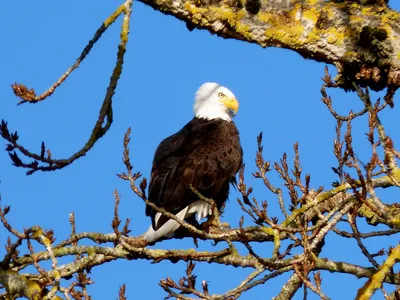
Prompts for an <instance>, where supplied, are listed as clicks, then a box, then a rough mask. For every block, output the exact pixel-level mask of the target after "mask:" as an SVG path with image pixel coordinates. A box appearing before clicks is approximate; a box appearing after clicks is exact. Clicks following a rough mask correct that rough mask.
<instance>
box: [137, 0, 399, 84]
mask: <svg viewBox="0 0 400 300" xmlns="http://www.w3.org/2000/svg"><path fill="white" fill-rule="evenodd" d="M140 1H141V2H143V3H145V4H147V5H150V6H151V7H153V8H154V9H156V10H159V11H161V12H162V13H164V14H168V15H173V16H174V17H176V18H178V19H181V20H183V21H185V22H186V24H187V27H188V29H189V30H193V29H194V28H198V29H206V30H208V31H209V32H211V33H215V34H217V35H219V36H221V37H224V38H234V39H238V40H242V41H246V42H250V43H256V44H258V45H260V46H262V47H282V48H286V49H291V50H294V51H296V52H297V53H299V54H300V55H302V56H303V57H305V58H308V59H313V60H316V61H320V62H325V63H327V64H333V65H335V66H336V68H337V70H338V76H337V77H336V78H335V80H336V82H337V83H338V84H339V85H340V86H341V87H343V88H345V89H353V88H352V82H356V83H358V84H360V85H362V86H369V87H370V88H372V89H374V90H382V89H384V88H385V87H390V88H392V89H397V88H398V87H399V86H400V38H399V36H400V25H399V24H400V23H399V22H400V14H399V12H397V11H394V10H392V9H390V8H389V7H388V6H387V4H386V1H382V0H381V1H379V0H375V1H372V0H371V1H364V0H358V1H351V0H336V1H333V0H331V1H326V0H264V1H260V0H226V1H216V0H140Z"/></svg>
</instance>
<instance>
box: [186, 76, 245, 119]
mask: <svg viewBox="0 0 400 300" xmlns="http://www.w3.org/2000/svg"><path fill="white" fill-rule="evenodd" d="M238 108H239V102H238V101H237V100H236V97H235V95H234V94H233V93H232V92H231V91H230V90H228V89H227V88H226V87H223V86H221V85H219V84H218V83H215V82H207V83H204V84H203V85H202V86H201V87H200V88H199V89H198V91H197V92H196V95H195V98H194V106H193V112H194V115H195V117H197V118H204V119H207V120H212V119H218V118H219V119H223V120H225V121H231V118H232V116H233V115H234V114H236V112H237V110H238Z"/></svg>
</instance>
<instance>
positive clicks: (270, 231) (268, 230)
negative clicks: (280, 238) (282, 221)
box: [262, 227, 275, 235]
mask: <svg viewBox="0 0 400 300" xmlns="http://www.w3.org/2000/svg"><path fill="white" fill-rule="evenodd" d="M262 230H263V231H264V232H265V233H266V234H268V235H274V234H275V232H274V230H273V229H272V228H269V227H262Z"/></svg>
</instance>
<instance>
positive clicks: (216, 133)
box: [146, 117, 243, 231]
mask: <svg viewBox="0 0 400 300" xmlns="http://www.w3.org/2000/svg"><path fill="white" fill-rule="evenodd" d="M242 156H243V151H242V148H241V146H240V140H239V133H238V130H237V128H236V126H235V124H234V123H233V122H231V121H225V120H222V119H213V120H206V119H203V118H196V117H195V118H193V119H192V120H191V121H190V122H189V123H188V124H186V125H185V126H184V127H183V128H182V129H181V130H180V131H179V132H177V133H175V134H174V135H172V136H170V137H168V138H166V139H165V140H163V141H162V142H161V143H160V145H159V146H158V148H157V150H156V152H155V155H154V161H153V166H152V171H151V179H150V185H149V196H148V199H149V201H151V202H153V203H154V204H155V205H157V206H158V207H161V208H164V209H165V210H167V211H168V212H170V213H173V214H177V213H179V212H180V211H182V209H184V208H185V207H187V206H189V205H190V204H192V203H194V202H195V201H197V200H199V197H198V196H196V195H195V194H194V193H193V192H192V191H191V189H190V188H189V186H190V185H192V186H193V187H194V188H195V189H196V190H197V191H199V192H200V193H201V194H202V195H203V196H205V197H207V198H211V199H213V200H214V201H215V202H216V204H217V207H218V209H221V208H222V207H223V205H224V204H225V201H226V200H227V198H228V193H229V184H230V183H231V182H233V181H234V180H235V175H236V173H237V172H238V170H239V168H240V166H241V165H242ZM156 214H157V212H156V211H154V210H153V209H152V208H151V207H149V206H147V207H146V215H147V216H150V217H151V219H152V226H153V229H154V230H155V231H157V230H158V229H159V228H160V227H161V226H162V225H163V224H165V223H166V222H167V221H168V220H169V219H168V218H167V217H165V216H163V215H161V216H160V215H159V217H156Z"/></svg>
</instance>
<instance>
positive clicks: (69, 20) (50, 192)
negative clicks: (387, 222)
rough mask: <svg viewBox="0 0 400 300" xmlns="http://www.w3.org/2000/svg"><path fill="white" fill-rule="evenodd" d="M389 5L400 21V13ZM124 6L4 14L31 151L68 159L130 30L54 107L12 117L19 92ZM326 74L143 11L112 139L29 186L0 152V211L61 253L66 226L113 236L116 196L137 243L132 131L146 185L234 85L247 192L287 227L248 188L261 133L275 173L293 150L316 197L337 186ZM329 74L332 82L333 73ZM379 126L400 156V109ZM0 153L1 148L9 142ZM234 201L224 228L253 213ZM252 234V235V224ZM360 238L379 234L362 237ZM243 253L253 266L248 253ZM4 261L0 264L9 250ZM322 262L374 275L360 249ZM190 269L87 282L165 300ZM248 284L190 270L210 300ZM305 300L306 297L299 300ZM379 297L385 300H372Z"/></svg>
mask: <svg viewBox="0 0 400 300" xmlns="http://www.w3.org/2000/svg"><path fill="white" fill-rule="evenodd" d="M392 2H393V3H392V6H393V8H395V9H397V10H398V9H399V8H400V5H399V3H398V1H392ZM120 3H121V1H94V0H90V1H89V0H87V1H77V0H74V1H57V2H54V1H49V0H46V1H40V2H35V1H19V2H18V4H14V3H13V2H12V1H2V2H1V3H0V22H1V23H0V24H1V26H0V36H1V38H2V40H1V47H0V66H1V68H0V100H1V102H0V118H4V119H6V120H7V121H8V122H9V128H10V130H11V131H14V130H18V132H19V133H20V142H21V143H22V144H23V145H24V146H26V147H28V148H29V149H31V150H32V151H35V152H40V143H41V141H45V142H46V146H47V147H48V148H49V149H51V151H52V153H53V158H66V157H69V156H70V155H71V154H72V153H74V152H76V151H77V150H78V149H80V148H81V147H82V145H83V144H84V143H85V142H86V140H87V138H88V136H89V134H90V132H91V130H92V128H93V125H94V123H95V121H96V119H97V116H98V110H99V108H100V105H101V103H102V101H103V97H104V95H105V91H106V88H107V85H108V83H109V77H110V74H111V71H112V69H113V66H114V63H115V58H116V49H117V44H118V42H119V30H120V25H121V20H118V21H117V22H116V23H115V24H114V25H113V26H112V27H111V28H110V29H109V30H108V31H107V32H106V33H105V34H104V35H103V37H102V38H101V40H100V41H99V42H98V43H97V44H96V45H95V47H94V49H93V50H92V52H91V53H90V55H89V57H88V58H87V59H86V60H85V61H84V62H83V63H82V65H81V66H80V68H79V69H78V70H76V71H75V72H74V73H73V74H72V75H71V77H70V78H68V80H67V81H66V82H65V83H64V84H63V85H62V86H61V87H60V88H59V89H58V90H57V91H56V92H55V94H54V95H53V96H52V97H51V98H48V99H47V100H45V101H44V102H42V103H39V104H36V105H30V104H25V105H22V106H16V103H17V102H18V101H19V100H18V99H17V98H16V97H15V96H14V95H13V92H12V90H11V88H10V85H11V84H12V83H14V82H19V83H23V84H26V85H27V86H28V87H33V88H34V89H35V90H36V91H37V92H38V93H41V92H42V91H44V90H45V89H47V88H48V87H49V86H50V85H52V84H53V82H54V81H55V80H56V79H58V78H59V76H60V75H61V74H62V73H64V71H65V70H66V69H67V68H68V67H69V66H70V65H71V64H73V63H74V62H75V60H76V58H77V57H78V56H79V54H80V52H81V51H82V49H83V47H84V46H85V45H86V43H87V42H88V41H89V39H91V38H92V36H93V34H94V32H95V31H96V29H97V28H98V27H99V26H100V25H101V23H102V22H103V21H104V20H105V19H106V18H107V17H108V16H109V15H110V14H111V13H112V12H113V11H114V10H115V9H116V7H117V6H118V5H119V4H120ZM324 66H325V65H324V64H322V63H316V62H314V61H311V60H305V59H303V58H302V57H301V56H300V55H298V54H296V53H295V52H292V51H287V50H283V49H274V48H268V49H263V48H261V47H259V46H257V45H253V44H247V43H244V42H240V41H236V40H224V39H222V38H220V37H217V36H216V35H211V34H210V33H208V32H207V31H199V30H194V31H192V32H189V31H188V30H187V29H186V26H185V23H184V22H181V21H178V20H176V19H175V18H173V17H171V16H165V15H162V14H161V13H160V12H158V11H154V10H153V9H151V8H150V7H148V6H145V5H143V4H141V3H138V2H136V3H135V4H134V8H133V14H132V23H131V34H130V40H129V43H128V51H127V54H126V58H125V64H124V69H123V75H122V78H121V80H120V81H119V84H118V88H117V92H116V94H115V96H114V104H113V107H114V123H113V126H112V128H111V130H110V131H109V132H108V133H107V135H106V136H105V137H103V138H102V139H101V140H100V141H99V142H98V143H97V144H96V145H95V147H94V148H93V149H92V150H91V151H90V152H89V153H88V155H87V156H86V157H83V158H81V159H79V160H78V161H76V162H75V163H74V164H73V165H71V166H69V167H67V168H65V169H63V170H61V171H57V172H48V173H41V172H37V173H35V174H34V175H33V176H25V170H23V169H17V168H15V167H13V166H12V165H11V163H10V159H9V157H8V154H7V153H6V152H5V151H1V152H0V180H1V184H0V193H1V196H2V205H11V208H12V209H11V213H10V214H9V215H8V218H9V221H10V222H11V224H12V225H14V226H15V227H16V228H17V229H19V230H22V229H23V228H28V227H30V226H32V225H36V224H37V225H40V226H42V227H43V228H45V229H54V230H55V235H56V237H57V241H61V240H63V239H65V238H67V237H68V235H69V233H70V226H69V221H68V216H69V213H70V212H72V211H73V212H74V213H75V216H76V224H77V230H78V231H79V232H82V231H96V232H111V231H112V229H111V226H110V224H111V220H112V217H113V207H114V198H113V196H112V192H113V191H114V189H116V188H117V189H118V190H119V192H120V195H121V197H122V200H121V205H120V215H121V218H123V219H125V218H131V229H132V232H131V234H132V235H134V236H136V235H140V234H142V233H143V232H144V231H145V230H146V229H147V227H148V226H149V219H148V218H147V217H146V216H145V214H144V204H143V202H142V201H141V200H140V199H139V198H138V197H136V196H135V195H134V194H133V193H132V192H131V191H130V189H129V186H128V184H127V182H123V181H122V180H120V179H118V178H117V176H116V175H115V174H116V173H119V172H121V171H124V165H123V164H122V160H121V156H122V150H123V149H122V139H123V135H124V133H125V131H126V129H127V128H128V127H132V135H131V138H132V139H131V144H130V148H131V154H132V155H131V160H132V164H133V166H134V170H135V171H141V172H142V173H143V174H144V176H146V177H148V175H149V172H150V168H151V162H152V159H153V153H154V150H155V148H156V147H157V145H158V143H159V142H160V141H161V140H162V139H163V138H165V137H167V136H168V135H170V134H172V133H174V132H176V131H177V130H179V129H180V128H181V127H182V126H183V125H184V124H186V122H188V121H189V120H190V119H191V118H192V104H193V102H192V101H193V94H194V93H195V91H196V90H197V88H198V87H199V86H200V85H201V84H202V83H203V82H206V81H216V82H219V83H221V84H222V85H225V86H227V87H228V88H230V89H231V90H232V91H233V92H234V93H235V95H236V96H237V98H238V100H239V101H240V105H241V106H240V109H239V113H238V115H237V117H236V119H235V123H236V124H237V127H238V128H239V131H240V133H241V141H242V145H243V149H244V153H245V163H246V167H247V168H246V172H245V175H246V178H247V183H248V184H250V185H253V186H254V188H255V196H257V198H258V199H259V200H268V203H269V213H270V215H271V216H274V215H276V216H278V217H279V219H280V220H282V216H281V215H280V214H279V211H278V206H277V200H276V197H275V195H272V194H271V193H269V192H267V191H266V189H265V188H264V187H263V186H262V184H261V183H260V182H258V181H255V180H254V179H253V178H252V176H251V175H250V173H251V172H253V171H254V170H255V164H254V158H255V152H256V136H257V134H258V133H259V132H260V131H263V132H264V145H265V151H264V152H265V157H266V159H267V160H271V161H278V160H279V159H280V158H281V156H282V154H283V153H284V152H287V153H288V155H289V159H288V161H289V162H292V158H293V151H292V145H293V143H294V142H295V141H298V142H299V145H300V147H299V148H300V154H301V159H302V166H303V169H304V172H305V173H309V174H311V184H312V187H313V188H315V189H317V188H318V187H319V186H320V185H323V186H325V187H326V188H329V187H330V184H331V182H332V181H334V180H336V177H335V175H334V174H333V172H332V171H331V166H336V165H337V164H336V161H335V157H334V156H333V152H332V145H333V139H334V137H335V130H334V125H335V121H334V119H333V118H332V117H331V115H330V113H329V112H328V110H327V109H326V108H325V106H324V105H323V103H322V102H321V101H320V97H321V96H320V92H319V90H320V87H321V84H322V81H321V79H320V78H321V77H322V76H323V68H324ZM330 70H331V71H332V72H334V68H332V67H330ZM331 95H332V96H333V100H334V105H335V107H337V109H338V110H339V111H340V112H342V113H347V112H348V111H349V110H350V109H353V110H357V109H360V108H361V104H360V101H359V100H358V99H357V98H356V97H355V96H354V95H353V94H346V93H344V92H340V91H335V92H331ZM374 96H375V94H374ZM382 118H383V121H384V125H385V126H386V128H387V130H388V133H389V135H391V137H392V138H393V139H394V141H395V143H396V142H397V144H398V143H399V142H400V134H399V132H398V130H397V126H398V124H397V122H396V121H397V120H398V118H399V112H398V107H396V108H395V109H394V110H388V111H386V112H385V113H384V114H382ZM366 126H367V120H366V118H364V119H360V120H357V121H356V122H355V123H354V130H355V132H356V134H357V135H356V136H354V142H355V149H356V151H357V153H358V155H359V157H360V159H361V160H364V161H365V160H367V159H368V158H369V155H370V152H369V147H368V143H367V142H366V138H365V135H364V134H363V133H364V132H366V131H367V127H366ZM0 147H1V148H2V149H3V148H4V147H5V143H4V141H1V142H0ZM271 180H272V181H273V182H274V183H275V184H277V185H278V186H281V185H282V181H280V179H279V178H278V176H276V174H275V173H271ZM380 195H385V196H387V197H386V198H385V201H388V202H391V201H397V200H398V193H397V191H391V192H386V191H385V194H383V193H380ZM237 196H238V194H237V192H235V191H233V192H232V193H231V197H230V202H229V204H228V206H227V209H226V212H225V215H224V221H226V222H229V223H230V224H231V225H232V226H237V224H238V221H239V219H240V216H241V215H243V214H244V213H243V212H242V211H241V210H240V208H239V205H238V204H237V202H236V197H237ZM396 197H397V198H396ZM246 223H247V224H251V221H250V219H249V218H246ZM378 228H383V227H378ZM361 229H362V230H363V231H365V230H371V229H370V228H368V227H366V226H364V227H361ZM373 229H377V228H373ZM7 236H8V233H7V232H5V230H4V228H0V243H2V244H5V242H6V237H7ZM397 241H398V237H397V238H396V237H391V238H387V239H371V240H368V241H367V242H366V244H367V245H368V246H369V247H370V249H371V252H377V251H378V250H379V249H381V248H382V247H386V249H387V246H388V245H392V246H395V245H396V243H397ZM222 246H223V245H218V246H217V248H221V247H222ZM157 247H159V248H165V249H167V248H171V249H181V248H191V247H193V243H192V242H191V240H184V241H182V240H176V241H174V240H172V241H166V242H163V243H160V244H158V245H157ZM200 247H201V248H202V249H214V248H212V247H211V246H210V243H201V246H200ZM256 248H257V250H258V251H260V253H262V254H263V255H265V256H269V255H271V245H257V246H256ZM36 250H38V251H39V250H42V249H41V248H40V247H37V248H36ZM240 251H241V252H242V253H243V254H246V251H245V250H243V249H242V248H240ZM298 251H300V250H298ZM0 255H1V256H3V255H4V248H3V247H1V248H0ZM321 256H322V257H330V258H331V259H334V260H337V261H349V262H352V263H357V264H361V265H364V266H367V265H368V262H367V260H366V259H365V258H364V256H362V254H361V252H360V250H359V249H358V248H357V246H356V242H355V241H353V240H350V241H349V240H343V239H339V238H337V237H336V236H335V235H333V234H330V236H329V238H328V240H327V245H326V246H325V248H324V250H323V252H322V254H321ZM378 260H379V261H382V259H378ZM60 261H61V262H63V261H64V262H65V260H60ZM185 269H186V263H183V262H182V263H177V264H171V263H169V262H162V263H159V264H150V262H149V261H117V262H111V263H108V264H106V265H102V266H99V267H96V268H94V269H92V273H91V278H92V279H93V281H94V282H95V285H93V286H91V287H89V292H90V294H91V295H92V296H93V299H115V298H116V297H117V295H118V288H119V286H120V285H121V284H123V283H126V284H127V296H128V299H162V298H163V297H164V296H165V295H166V294H165V292H164V291H163V290H162V289H161V287H159V286H158V282H159V280H160V279H163V278H165V277H167V276H170V277H171V278H173V279H174V280H176V281H179V279H180V277H181V276H183V275H184V271H185ZM251 271H252V270H244V269H235V268H232V267H226V266H218V265H208V264H197V266H196V269H195V273H196V274H197V275H198V280H199V283H200V282H201V280H203V279H205V280H207V281H208V282H209V285H210V287H209V289H210V292H211V293H222V292H224V291H227V290H228V289H231V288H233V287H235V286H237V285H238V284H239V283H240V282H241V281H242V280H243V279H245V277H246V275H247V274H250V272H251ZM288 278H289V276H288V275H285V276H281V277H279V278H276V279H273V280H271V281H270V282H268V283H267V284H266V285H264V286H260V287H257V288H255V289H254V290H252V291H249V292H247V293H245V294H243V296H242V298H241V299H270V298H271V297H273V296H275V295H277V294H278V292H279V290H280V288H281V286H282V285H283V284H284V283H285V282H286V280H287V279H288ZM322 278H323V284H322V287H323V291H324V292H325V293H326V294H327V295H328V296H330V297H331V298H333V299H352V298H354V297H355V293H356V291H357V289H358V288H359V287H361V286H362V285H363V284H364V282H365V281H366V279H356V278H355V277H354V276H350V275H331V274H329V273H327V272H323V273H322ZM339 286H340V288H338V287H339ZM388 290H389V291H390V290H391V289H390V288H388ZM309 294H310V296H311V297H310V299H317V298H318V297H316V296H314V295H313V294H312V292H309ZM301 298H302V292H299V293H298V295H297V296H296V299H301ZM381 298H382V294H378V295H376V296H375V299H381Z"/></svg>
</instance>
